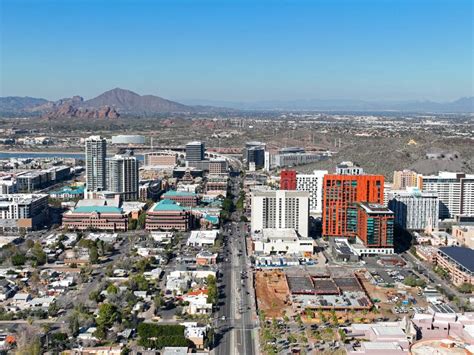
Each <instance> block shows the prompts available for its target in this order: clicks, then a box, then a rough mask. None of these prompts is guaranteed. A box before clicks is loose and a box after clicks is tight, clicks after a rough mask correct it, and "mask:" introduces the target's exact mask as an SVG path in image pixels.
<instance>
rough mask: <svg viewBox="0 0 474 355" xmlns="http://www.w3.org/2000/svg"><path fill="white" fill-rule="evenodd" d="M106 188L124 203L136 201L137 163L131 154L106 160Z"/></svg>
mask: <svg viewBox="0 0 474 355" xmlns="http://www.w3.org/2000/svg"><path fill="white" fill-rule="evenodd" d="M106 181H107V183H106V186H107V190H108V191H110V192H116V193H119V194H120V196H121V197H122V199H123V200H124V201H136V200H138V184H139V175H138V161H137V158H136V157H134V156H133V155H132V154H131V153H127V154H118V155H115V156H114V157H112V158H107V159H106Z"/></svg>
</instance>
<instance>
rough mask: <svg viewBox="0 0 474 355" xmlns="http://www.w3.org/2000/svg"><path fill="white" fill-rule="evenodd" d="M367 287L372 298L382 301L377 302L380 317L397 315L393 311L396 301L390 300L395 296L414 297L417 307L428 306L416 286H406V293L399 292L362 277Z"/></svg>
mask: <svg viewBox="0 0 474 355" xmlns="http://www.w3.org/2000/svg"><path fill="white" fill-rule="evenodd" d="M362 280H363V284H364V287H365V289H366V290H367V292H368V294H369V296H370V298H371V299H372V300H375V299H378V300H380V302H376V303H375V304H376V305H377V306H378V307H379V311H380V314H379V315H378V316H379V317H380V316H381V317H389V318H393V317H394V316H396V315H395V314H393V313H392V308H393V307H394V306H395V305H396V302H395V301H390V299H393V298H394V297H397V296H398V297H399V298H405V297H412V298H414V299H415V300H416V304H415V306H416V307H423V308H424V307H427V306H428V305H427V303H426V301H425V300H424V299H423V297H421V296H418V295H417V293H418V290H417V288H416V287H406V288H405V289H404V290H400V291H406V294H405V295H403V294H398V292H399V290H397V289H396V288H387V287H380V286H376V285H372V284H371V283H370V282H369V281H368V280H366V279H364V278H363V279H362Z"/></svg>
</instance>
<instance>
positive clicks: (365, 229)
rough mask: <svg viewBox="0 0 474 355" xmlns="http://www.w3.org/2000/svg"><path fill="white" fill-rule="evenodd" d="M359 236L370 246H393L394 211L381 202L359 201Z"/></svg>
mask: <svg viewBox="0 0 474 355" xmlns="http://www.w3.org/2000/svg"><path fill="white" fill-rule="evenodd" d="M357 236H358V237H359V239H360V240H361V241H362V242H363V243H364V245H365V246H366V247H369V248H393V212H392V211H390V210H389V209H388V208H387V207H384V206H383V205H381V204H375V203H367V202H359V203H357Z"/></svg>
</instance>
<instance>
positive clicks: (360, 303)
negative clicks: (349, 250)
mask: <svg viewBox="0 0 474 355" xmlns="http://www.w3.org/2000/svg"><path fill="white" fill-rule="evenodd" d="M362 277H363V276H362V275H358V274H353V275H348V276H344V277H333V276H332V275H330V274H326V273H323V274H317V275H315V274H308V273H307V272H306V271H303V270H302V269H292V270H288V271H286V272H285V271H282V270H280V269H273V270H268V271H257V272H256V277H255V280H256V292H257V304H258V309H259V310H260V311H263V312H264V314H265V315H266V317H268V318H272V317H282V316H284V315H285V314H286V315H293V314H301V313H303V312H304V311H305V310H307V309H313V310H321V311H330V310H334V311H344V312H346V311H350V310H355V311H362V310H366V311H368V310H370V309H371V308H372V306H373V303H372V301H371V298H370V297H369V295H368V293H367V291H366V289H365V287H364V285H363V282H362V280H361V278H362Z"/></svg>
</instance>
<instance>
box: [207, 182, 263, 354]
mask: <svg viewBox="0 0 474 355" xmlns="http://www.w3.org/2000/svg"><path fill="white" fill-rule="evenodd" d="M230 183H231V190H232V194H233V196H234V203H235V202H236V201H237V199H238V196H239V193H240V184H239V183H240V178H237V177H233V178H231V182H230ZM223 232H224V233H225V235H227V238H226V243H225V245H224V250H223V256H224V262H223V263H222V264H221V267H220V269H219V270H220V271H221V272H222V274H223V276H222V283H223V290H222V293H223V295H224V298H223V300H224V302H223V304H222V305H221V307H220V310H219V313H218V318H217V320H216V323H217V325H218V329H219V332H218V333H219V335H220V337H219V338H220V339H219V343H218V345H217V347H216V348H215V349H214V352H215V353H216V354H218V355H228V354H248V355H254V354H255V355H256V354H258V353H259V351H258V346H257V345H256V344H258V340H257V337H258V323H257V317H256V313H255V297H253V295H255V292H254V287H253V284H252V282H253V281H252V274H251V272H250V270H249V262H248V256H247V247H246V242H245V237H246V234H247V225H246V223H245V222H240V212H239V211H236V212H234V213H233V214H232V216H231V221H230V222H228V223H227V224H226V225H224V227H223Z"/></svg>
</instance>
